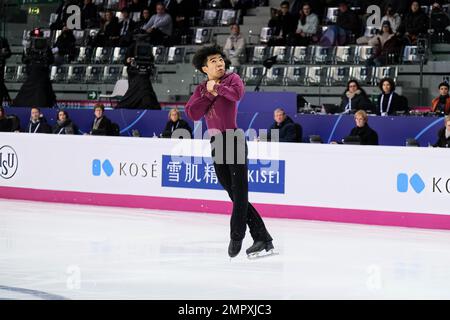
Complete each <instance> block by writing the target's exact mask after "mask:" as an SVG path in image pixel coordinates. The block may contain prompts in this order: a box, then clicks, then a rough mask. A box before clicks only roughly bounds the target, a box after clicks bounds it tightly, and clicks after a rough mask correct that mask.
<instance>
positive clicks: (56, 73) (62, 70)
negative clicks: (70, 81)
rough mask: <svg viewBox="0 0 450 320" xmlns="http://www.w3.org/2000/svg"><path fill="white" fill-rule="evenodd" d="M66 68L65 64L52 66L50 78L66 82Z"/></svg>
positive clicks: (54, 80)
mask: <svg viewBox="0 0 450 320" xmlns="http://www.w3.org/2000/svg"><path fill="white" fill-rule="evenodd" d="M67 72H68V69H67V67H66V66H52V68H51V70H50V80H51V81H53V82H66V80H67Z"/></svg>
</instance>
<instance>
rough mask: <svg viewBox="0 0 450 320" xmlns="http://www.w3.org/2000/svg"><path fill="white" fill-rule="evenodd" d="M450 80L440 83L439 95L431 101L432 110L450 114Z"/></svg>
mask: <svg viewBox="0 0 450 320" xmlns="http://www.w3.org/2000/svg"><path fill="white" fill-rule="evenodd" d="M448 89H449V84H448V82H442V83H440V84H439V97H437V98H434V99H433V101H431V111H432V112H438V113H441V114H442V113H443V114H446V115H448V114H450V96H449V94H448Z"/></svg>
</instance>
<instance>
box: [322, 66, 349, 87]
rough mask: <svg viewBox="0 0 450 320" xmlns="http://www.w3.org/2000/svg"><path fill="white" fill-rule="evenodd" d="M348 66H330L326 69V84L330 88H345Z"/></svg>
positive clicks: (347, 78)
mask: <svg viewBox="0 0 450 320" xmlns="http://www.w3.org/2000/svg"><path fill="white" fill-rule="evenodd" d="M350 72H351V67H350V66H332V67H329V68H328V77H327V82H328V85H330V86H345V85H346V84H347V82H348V80H349V79H350Z"/></svg>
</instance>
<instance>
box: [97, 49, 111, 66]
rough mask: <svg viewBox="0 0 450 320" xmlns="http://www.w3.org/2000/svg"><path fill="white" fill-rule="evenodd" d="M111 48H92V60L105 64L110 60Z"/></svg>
mask: <svg viewBox="0 0 450 320" xmlns="http://www.w3.org/2000/svg"><path fill="white" fill-rule="evenodd" d="M111 52H112V48H109V47H97V48H95V49H94V55H93V58H92V62H93V63H95V64H107V63H110V62H111Z"/></svg>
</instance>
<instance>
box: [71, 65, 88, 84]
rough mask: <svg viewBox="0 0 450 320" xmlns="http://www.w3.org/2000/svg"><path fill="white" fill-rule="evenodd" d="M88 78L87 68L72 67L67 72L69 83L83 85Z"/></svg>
mask: <svg viewBox="0 0 450 320" xmlns="http://www.w3.org/2000/svg"><path fill="white" fill-rule="evenodd" d="M85 76H86V67H85V66H80V65H70V66H69V68H68V70H67V82H69V83H82V82H84V79H85Z"/></svg>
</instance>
